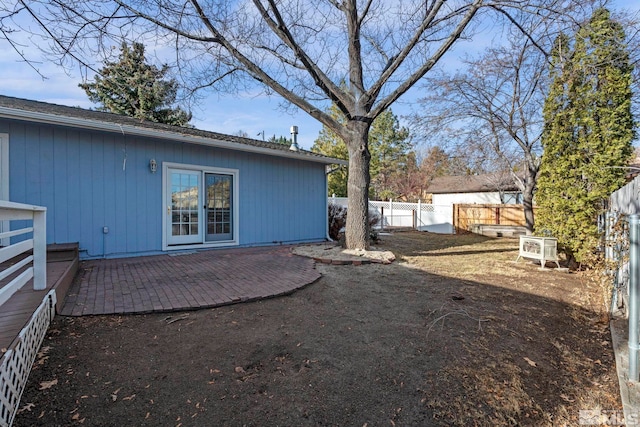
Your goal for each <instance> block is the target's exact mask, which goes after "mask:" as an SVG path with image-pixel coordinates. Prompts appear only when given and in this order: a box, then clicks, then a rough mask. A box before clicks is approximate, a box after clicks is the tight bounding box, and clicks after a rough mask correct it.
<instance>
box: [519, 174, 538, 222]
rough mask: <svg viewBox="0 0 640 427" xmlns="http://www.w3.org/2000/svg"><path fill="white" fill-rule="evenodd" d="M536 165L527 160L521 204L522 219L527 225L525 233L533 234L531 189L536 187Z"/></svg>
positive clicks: (533, 219) (533, 220)
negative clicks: (522, 209) (522, 208)
mask: <svg viewBox="0 0 640 427" xmlns="http://www.w3.org/2000/svg"><path fill="white" fill-rule="evenodd" d="M538 169H539V168H538V166H537V165H535V164H532V162H527V170H526V175H525V179H524V189H523V191H522V205H523V207H524V221H525V226H526V227H527V234H529V235H531V234H533V230H534V226H535V218H534V214H533V191H534V190H535V187H536V178H537V175H538Z"/></svg>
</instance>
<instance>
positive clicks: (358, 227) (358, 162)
mask: <svg viewBox="0 0 640 427" xmlns="http://www.w3.org/2000/svg"><path fill="white" fill-rule="evenodd" d="M370 126H371V124H370V123H367V122H364V121H357V120H351V121H349V123H348V124H347V129H348V130H349V134H350V138H349V140H347V141H345V142H346V143H347V144H346V145H347V149H348V151H349V180H348V182H347V196H348V197H349V204H348V206H347V226H346V231H345V244H346V247H347V249H369V218H368V217H369V183H370V180H371V178H370V176H369V159H370V158H371V154H370V153H369V127H370Z"/></svg>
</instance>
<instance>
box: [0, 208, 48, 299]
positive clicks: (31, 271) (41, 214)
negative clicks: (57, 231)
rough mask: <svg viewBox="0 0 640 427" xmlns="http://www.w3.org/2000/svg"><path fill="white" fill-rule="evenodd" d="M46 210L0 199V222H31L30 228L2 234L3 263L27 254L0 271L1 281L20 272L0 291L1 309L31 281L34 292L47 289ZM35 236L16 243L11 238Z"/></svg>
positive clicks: (1, 257)
mask: <svg viewBox="0 0 640 427" xmlns="http://www.w3.org/2000/svg"><path fill="white" fill-rule="evenodd" d="M46 215H47V208H45V207H41V206H33V205H25V204H22V203H14V202H8V201H3V200H0V221H2V224H3V225H5V224H7V225H8V224H9V223H10V221H19V220H27V221H31V222H32V226H31V227H24V228H20V229H17V230H11V231H8V230H5V229H4V228H8V227H4V228H3V229H2V232H0V246H3V247H1V248H0V264H2V263H5V262H6V261H9V260H10V259H13V258H15V257H18V256H19V255H22V254H27V253H29V252H31V251H32V252H33V254H29V255H27V256H25V257H24V258H23V259H21V260H20V261H18V262H16V263H15V264H13V265H10V266H8V267H6V268H3V269H2V270H0V281H2V280H4V279H6V278H7V277H11V276H12V275H15V273H16V272H20V271H21V272H20V274H18V275H17V276H16V277H14V278H13V279H12V280H11V281H9V283H8V284H7V285H5V286H3V287H2V288H1V289H0V306H2V304H4V303H5V302H7V300H9V298H11V296H12V295H13V294H14V293H16V292H17V291H19V290H20V289H21V288H22V287H23V286H24V285H25V284H27V283H28V282H29V280H31V279H33V289H34V290H43V289H45V288H46V287H47V221H46ZM29 234H32V237H31V238H26V239H24V240H21V241H19V242H16V243H11V239H12V238H14V237H17V236H25V235H29Z"/></svg>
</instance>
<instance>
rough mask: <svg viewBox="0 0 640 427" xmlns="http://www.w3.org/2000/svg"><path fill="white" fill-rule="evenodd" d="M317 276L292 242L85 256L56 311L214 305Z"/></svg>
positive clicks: (265, 294) (279, 291)
mask: <svg viewBox="0 0 640 427" xmlns="http://www.w3.org/2000/svg"><path fill="white" fill-rule="evenodd" d="M318 278H320V273H318V272H317V271H316V269H315V264H314V261H313V260H312V259H310V258H305V257H301V256H297V255H293V254H292V253H291V247H290V246H277V247H261V248H237V249H224V250H205V251H198V252H196V251H189V252H184V253H175V254H171V255H157V256H146V257H137V258H120V259H109V260H94V261H84V262H82V263H81V264H80V269H79V271H78V275H77V276H76V278H75V280H74V282H73V284H72V285H71V288H70V289H69V292H68V294H67V297H66V299H65V303H64V306H63V308H62V310H61V313H60V314H62V315H65V316H85V315H99V314H125V313H150V312H166V311H177V310H192V309H197V308H205V307H216V306H221V305H227V304H232V303H236V302H244V301H254V300H259V299H263V298H269V297H273V296H278V295H285V294H289V293H291V292H293V291H295V290H296V289H299V288H302V287H304V286H306V285H308V284H310V283H313V282H314V281H316V280H317V279H318Z"/></svg>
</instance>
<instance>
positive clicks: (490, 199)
mask: <svg viewBox="0 0 640 427" xmlns="http://www.w3.org/2000/svg"><path fill="white" fill-rule="evenodd" d="M432 197H433V198H432V199H431V203H433V204H434V205H453V204H457V203H477V204H486V203H492V204H500V203H502V202H501V201H500V193H498V192H497V191H496V192H492V193H449V194H434V195H433V196H432Z"/></svg>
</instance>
